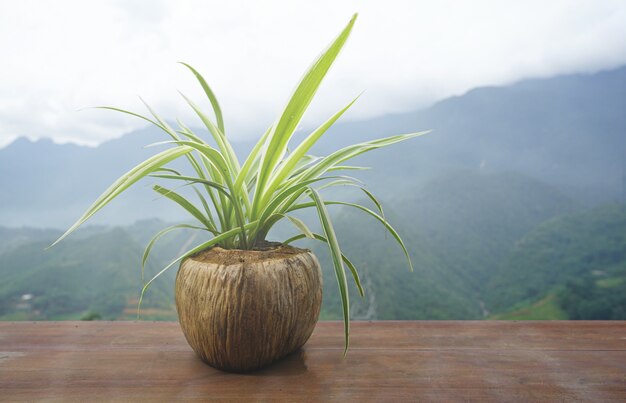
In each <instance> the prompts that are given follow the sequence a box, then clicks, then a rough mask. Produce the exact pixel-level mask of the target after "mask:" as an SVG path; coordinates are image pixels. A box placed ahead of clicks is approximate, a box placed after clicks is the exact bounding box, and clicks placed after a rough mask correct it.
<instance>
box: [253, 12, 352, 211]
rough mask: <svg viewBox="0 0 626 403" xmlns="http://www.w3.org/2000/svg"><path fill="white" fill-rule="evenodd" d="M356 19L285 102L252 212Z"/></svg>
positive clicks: (265, 156)
mask: <svg viewBox="0 0 626 403" xmlns="http://www.w3.org/2000/svg"><path fill="white" fill-rule="evenodd" d="M356 17H357V15H356V14H355V15H354V16H353V17H352V19H351V20H350V22H349V23H348V25H347V26H346V27H345V28H344V30H343V31H342V32H341V33H340V34H339V36H338V37H337V38H336V39H335V40H334V41H333V42H332V43H331V45H330V46H329V47H328V48H327V49H326V50H325V51H324V52H323V53H322V54H321V55H320V56H319V58H318V59H317V60H316V61H315V62H314V63H313V65H312V66H311V68H310V69H309V70H308V71H307V72H306V74H305V75H304V77H303V78H302V80H301V81H300V84H299V85H298V87H297V88H296V90H295V91H294V93H293V95H292V96H291V99H290V100H289V102H288V103H287V106H286V107H285V109H284V111H283V113H282V114H281V116H280V118H279V119H278V123H277V124H276V126H275V128H274V130H273V132H272V134H271V135H270V138H269V144H268V147H267V149H266V150H265V152H264V155H263V158H262V162H261V169H260V170H259V171H258V179H257V193H255V198H254V201H253V205H252V209H253V211H255V212H256V211H257V208H258V207H259V205H258V204H259V203H260V199H261V197H262V196H263V194H264V193H265V185H266V184H267V181H268V179H269V177H270V175H271V174H272V172H273V171H274V168H275V167H276V165H277V164H278V162H279V161H281V160H282V158H283V155H284V154H285V150H286V149H287V143H288V142H289V139H290V138H291V136H292V135H293V132H294V131H295V129H296V127H297V126H298V123H299V122H300V120H301V119H302V116H303V115H304V112H305V111H306V109H307V107H308V106H309V104H310V103H311V100H312V99H313V96H314V95H315V93H316V92H317V89H318V87H319V85H320V83H321V82H322V79H323V78H324V76H325V75H326V73H327V72H328V70H329V69H330V66H331V65H332V64H333V62H334V61H335V58H336V57H337V55H338V54H339V51H340V50H341V48H342V47H343V45H344V44H345V42H346V40H347V39H348V36H349V35H350V32H351V31H352V27H353V25H354V22H355V20H356Z"/></svg>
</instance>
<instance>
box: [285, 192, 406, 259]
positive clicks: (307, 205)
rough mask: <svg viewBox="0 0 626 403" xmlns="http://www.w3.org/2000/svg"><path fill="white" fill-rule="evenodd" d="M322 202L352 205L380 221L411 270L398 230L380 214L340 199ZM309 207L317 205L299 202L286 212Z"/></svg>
mask: <svg viewBox="0 0 626 403" xmlns="http://www.w3.org/2000/svg"><path fill="white" fill-rule="evenodd" d="M324 204H325V205H332V204H338V205H343V206H349V207H354V208H357V209H359V210H361V211H364V212H365V213H367V214H369V215H371V216H372V217H374V218H375V219H377V220H378V221H380V223H381V224H383V225H384V226H385V228H386V229H387V230H388V231H389V232H390V233H391V235H392V236H393V237H394V238H395V240H396V242H397V243H398V245H400V247H401V248H402V251H403V252H404V256H405V257H406V259H407V262H408V264H409V270H410V271H413V263H412V262H411V256H410V255H409V252H408V250H407V249H406V246H405V245H404V242H403V241H402V238H400V235H399V234H398V232H397V231H396V230H395V229H394V228H393V227H392V226H391V224H389V222H388V221H387V220H385V219H384V218H382V217H381V216H379V215H378V214H376V213H375V212H373V211H372V210H370V209H368V208H367V207H363V206H361V205H360V204H356V203H349V202H342V201H330V200H327V201H324ZM310 207H317V205H316V204H315V203H312V202H310V203H300V204H296V205H293V206H291V207H290V208H289V209H288V210H287V211H286V212H287V213H289V212H291V211H295V210H301V209H305V208H310Z"/></svg>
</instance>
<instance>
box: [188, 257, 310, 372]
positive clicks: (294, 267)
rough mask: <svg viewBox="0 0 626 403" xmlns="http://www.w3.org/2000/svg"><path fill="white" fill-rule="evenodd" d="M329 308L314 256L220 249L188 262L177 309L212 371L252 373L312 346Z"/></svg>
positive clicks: (196, 346) (200, 355) (194, 347)
mask: <svg viewBox="0 0 626 403" xmlns="http://www.w3.org/2000/svg"><path fill="white" fill-rule="evenodd" d="M321 303H322V273H321V270H320V266H319V262H318V261H317V258H316V257H315V256H314V255H313V254H312V253H311V252H310V251H308V250H304V249H297V248H293V247H289V246H277V247H272V248H269V249H266V250H252V251H243V250H226V249H222V248H220V247H214V248H212V249H209V250H207V251H204V252H201V253H200V254H198V255H195V256H192V257H189V258H187V259H185V260H184V261H183V262H182V263H181V265H180V268H179V269H178V274H177V276H176V309H177V310H178V318H179V321H180V325H181V328H182V330H183V333H184V334H185V337H186V338H187V341H188V342H189V344H190V345H191V347H192V348H193V350H194V351H195V352H196V354H198V356H199V357H200V358H201V359H202V360H203V361H204V362H206V363H207V364H209V365H210V366H212V367H215V368H218V369H222V370H227V371H237V372H242V371H251V370H254V369H258V368H261V367H263V366H266V365H269V364H271V363H272V362H274V361H276V360H278V359H280V358H282V357H284V356H286V355H288V354H289V353H292V352H294V351H295V350H297V349H298V348H300V347H302V346H303V345H304V343H306V341H307V340H308V339H309V337H310V336H311V333H312V332H313V328H314V327H315V324H316V323H317V319H318V316H319V313H320V308H321Z"/></svg>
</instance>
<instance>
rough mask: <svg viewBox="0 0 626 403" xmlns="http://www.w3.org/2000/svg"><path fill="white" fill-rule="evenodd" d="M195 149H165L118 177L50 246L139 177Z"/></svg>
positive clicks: (183, 147)
mask: <svg viewBox="0 0 626 403" xmlns="http://www.w3.org/2000/svg"><path fill="white" fill-rule="evenodd" d="M192 150H193V149H192V148H191V147H185V146H180V147H176V148H170V149H169V150H165V151H163V152H161V153H159V154H157V155H154V156H152V157H150V158H148V159H147V160H145V161H144V162H142V163H140V164H139V165H137V166H136V167H134V168H133V169H131V170H130V171H128V172H127V173H125V174H124V175H122V176H121V177H120V178H119V179H117V180H116V181H115V182H113V184H112V185H111V186H110V187H109V188H108V189H107V190H105V191H104V193H102V194H101V195H100V197H98V199H96V201H95V202H94V203H93V204H92V205H91V206H90V207H89V208H88V209H87V211H85V213H83V215H82V216H81V217H80V218H79V219H78V220H77V221H76V222H75V223H74V224H73V225H72V226H71V227H70V228H69V229H68V230H67V231H65V233H64V234H63V235H61V236H60V237H59V238H58V239H57V240H56V241H54V242H53V243H52V245H50V246H49V247H48V248H51V247H52V246H54V245H56V244H57V243H59V242H60V241H61V240H63V239H64V238H65V237H67V236H68V235H69V234H71V233H72V232H74V230H76V228H78V227H79V226H80V225H82V224H83V223H84V222H85V221H87V220H88V219H89V218H90V217H91V216H93V215H94V214H95V213H96V212H97V211H99V210H100V209H101V208H102V207H104V206H106V205H107V204H108V203H109V202H110V201H111V200H113V199H114V198H115V197H116V196H118V195H119V194H120V193H122V192H123V191H124V190H126V189H128V188H129V187H130V186H131V185H132V184H134V183H135V182H137V181H138V180H139V179H141V178H143V177H145V176H146V175H148V174H150V173H152V172H154V170H156V169H157V168H160V167H162V166H163V165H165V164H167V163H168V162H171V161H173V160H175V159H176V158H178V157H180V156H182V155H185V154H187V153H189V152H191V151H192Z"/></svg>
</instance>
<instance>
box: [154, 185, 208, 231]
mask: <svg viewBox="0 0 626 403" xmlns="http://www.w3.org/2000/svg"><path fill="white" fill-rule="evenodd" d="M152 189H153V190H154V191H155V192H157V193H159V194H161V195H163V196H165V197H167V198H168V199H170V200H171V201H173V202H174V203H176V204H178V205H179V206H181V207H182V208H184V209H185V210H187V212H188V213H189V214H191V215H192V216H193V217H194V218H196V219H197V220H198V221H200V222H201V223H202V224H203V225H204V226H205V227H206V228H212V225H211V222H210V221H209V219H208V218H207V217H206V216H205V215H204V214H202V212H201V211H200V210H198V209H197V208H196V206H194V205H193V204H192V203H191V202H190V201H189V200H187V199H185V198H184V197H183V196H181V195H179V194H178V193H176V192H174V191H173V190H170V189H167V188H164V187H163V186H159V185H154V186H153V188H152Z"/></svg>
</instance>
